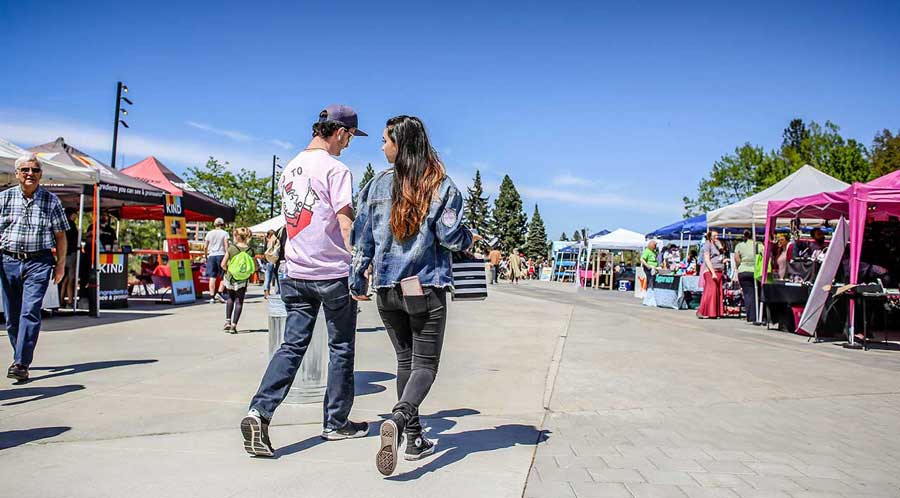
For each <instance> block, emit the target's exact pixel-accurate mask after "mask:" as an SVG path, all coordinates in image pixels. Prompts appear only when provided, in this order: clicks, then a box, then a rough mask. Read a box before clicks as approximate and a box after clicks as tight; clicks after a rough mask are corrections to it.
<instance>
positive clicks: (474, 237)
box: [472, 233, 484, 242]
mask: <svg viewBox="0 0 900 498" xmlns="http://www.w3.org/2000/svg"><path fill="white" fill-rule="evenodd" d="M479 240H484V237H482V236H481V235H478V234H477V233H473V234H472V242H478V241H479Z"/></svg>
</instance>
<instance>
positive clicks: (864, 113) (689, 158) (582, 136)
mask: <svg viewBox="0 0 900 498" xmlns="http://www.w3.org/2000/svg"><path fill="white" fill-rule="evenodd" d="M201 3H202V2H122V1H117V2H98V1H90V2H84V1H82V2H55V1H47V2H31V1H14V0H0V46H2V47H4V53H5V55H6V64H5V66H6V71H4V77H3V78H2V79H0V136H4V137H6V138H8V139H10V140H12V141H14V142H16V143H19V144H20V145H25V146H31V145H35V144H37V143H42V142H47V141H50V140H53V139H55V138H56V137H57V136H65V137H66V138H67V139H68V141H69V142H70V143H72V144H73V145H76V146H78V147H80V148H82V149H84V150H86V151H88V152H91V153H93V154H95V155H96V156H97V157H98V158H99V159H101V160H104V161H106V162H108V161H109V149H110V142H111V128H112V114H113V108H112V106H113V101H114V91H115V82H116V81H117V80H123V81H125V82H126V83H127V84H128V85H129V87H130V88H131V93H130V94H129V96H130V97H131V98H132V99H133V100H134V101H135V107H134V108H133V111H132V112H131V113H130V115H129V116H128V117H127V118H126V119H127V120H128V123H129V124H130V125H131V129H130V130H124V131H123V132H122V133H121V134H120V152H121V153H122V154H123V155H124V160H125V163H126V164H132V163H133V162H135V161H137V160H139V159H141V158H143V157H145V156H146V155H149V154H154V155H156V156H157V157H159V158H160V159H161V160H162V161H163V162H165V163H166V164H168V165H169V166H170V167H172V168H173V169H175V170H176V171H183V170H184V169H185V168H186V167H187V166H190V165H196V164H198V163H202V162H203V160H204V158H205V157H206V156H208V155H210V154H212V155H215V156H216V157H217V158H219V159H222V160H228V161H230V162H231V164H232V165H235V166H237V167H248V168H254V169H258V170H260V171H266V170H267V169H268V168H269V167H270V164H271V155H272V154H278V155H279V156H280V157H282V158H284V159H283V161H286V160H288V159H289V158H290V157H292V156H293V155H294V154H296V152H297V151H298V150H299V149H300V148H302V146H304V145H305V143H306V141H307V140H308V137H309V126H310V124H311V122H312V121H313V120H314V119H315V117H316V114H317V112H318V111H319V110H320V109H321V108H322V107H323V106H324V105H325V104H328V103H332V102H341V103H346V104H349V105H352V106H354V107H355V108H356V109H357V110H358V111H359V113H360V119H361V124H360V127H361V128H362V129H364V130H366V131H368V132H369V133H370V134H371V135H372V137H370V138H368V139H366V138H363V139H357V140H355V141H354V143H353V145H352V146H351V148H350V149H349V151H347V152H346V153H345V155H344V160H345V162H346V163H347V164H348V165H349V166H350V167H351V168H352V169H353V170H354V171H355V172H356V173H357V174H358V173H359V172H361V170H362V168H364V166H365V164H366V163H367V162H372V163H373V165H374V166H375V167H376V169H380V168H385V167H387V164H386V163H385V161H384V157H383V155H382V154H381V152H380V145H381V144H380V138H379V135H380V132H381V129H382V127H383V126H384V121H385V120H386V119H387V118H388V117H390V116H393V115H396V114H414V115H418V116H420V117H421V118H422V119H423V120H424V121H425V123H426V125H428V127H429V129H430V132H431V135H432V138H433V141H434V143H435V145H436V146H437V148H438V150H439V152H440V153H441V155H442V157H443V158H444V160H445V162H446V164H447V167H448V170H449V171H450V173H451V175H452V176H453V177H454V180H456V182H457V184H459V185H461V186H462V185H465V184H469V183H470V182H471V177H472V176H473V174H474V172H475V170H476V169H480V170H481V172H482V174H483V175H484V178H485V181H486V182H487V184H488V185H489V186H490V187H491V189H492V190H493V191H495V190H496V186H497V185H498V184H499V181H500V179H501V178H502V177H503V175H504V174H509V175H510V176H511V177H512V179H513V181H514V182H515V184H516V186H517V187H518V188H519V189H520V192H521V193H522V194H523V198H524V201H525V205H526V211H527V213H528V215H529V216H530V215H531V212H532V210H533V208H534V204H535V203H538V204H539V205H540V208H541V212H542V214H543V216H544V218H545V221H546V223H547V225H548V231H549V234H550V236H551V237H556V236H558V235H559V233H560V232H562V231H566V232H567V233H569V234H570V235H571V232H572V229H573V228H575V227H580V226H587V227H589V228H590V229H591V230H599V229H601V228H609V229H613V228H617V227H625V228H630V229H633V230H638V231H648V230H650V229H653V228H656V227H658V226H661V225H664V224H667V223H669V222H672V221H675V220H677V219H679V218H680V217H681V201H680V199H681V197H682V196H683V195H685V194H692V193H693V192H694V190H695V187H696V184H697V182H698V181H699V180H700V178H701V177H702V176H703V175H704V174H705V173H706V172H707V171H708V170H709V168H710V166H711V165H712V162H713V161H714V160H716V159H717V158H718V157H719V156H721V155H722V154H724V153H726V152H729V151H731V150H733V148H734V147H735V146H737V145H740V144H742V143H743V142H746V141H750V142H752V143H756V144H760V145H763V146H765V147H766V148H772V147H775V146H776V145H777V144H779V143H780V134H781V130H782V128H784V126H785V125H786V124H787V123H788V121H789V120H790V119H791V118H793V117H802V118H804V119H806V120H816V121H820V122H824V121H825V120H831V121H834V122H835V123H837V124H839V125H840V126H841V127H842V130H843V133H844V134H845V136H849V137H854V138H857V139H859V140H861V141H863V142H864V143H866V144H870V143H871V139H872V137H873V136H874V134H875V133H876V131H878V130H880V129H882V128H890V129H892V130H897V129H898V128H900V95H898V91H897V89H898V88H900V63H898V56H900V50H898V49H900V29H898V26H900V2H897V1H868V2H867V1H853V2H850V1H847V2H828V1H795V2H785V1H778V2H767V1H762V2H741V3H740V6H736V5H738V4H737V3H736V2H722V1H717V2H556V3H551V2H535V3H530V2H522V1H516V2H472V3H468V2H433V4H434V5H430V4H431V3H432V2H403V1H394V2H360V3H357V2H351V1H338V2H302V4H304V5H303V6H300V4H301V2H283V3H274V2H271V3H270V2H266V1H254V2H228V1H224V2H210V3H208V4H205V5H200V4H201ZM492 193H493V192H492Z"/></svg>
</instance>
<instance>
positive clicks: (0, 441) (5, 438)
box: [0, 427, 72, 450]
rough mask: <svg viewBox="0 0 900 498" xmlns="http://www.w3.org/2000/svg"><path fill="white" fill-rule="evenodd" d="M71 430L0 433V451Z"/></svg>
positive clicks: (41, 429) (51, 428)
mask: <svg viewBox="0 0 900 498" xmlns="http://www.w3.org/2000/svg"><path fill="white" fill-rule="evenodd" d="M71 429H72V428H71V427H38V428H35V429H25V430H21V431H4V432H0V450H5V449H7V448H14V447H16V446H20V445H23V444H26V443H30V442H32V441H37V440H38V439H46V438H48V437H56V436H58V435H60V434H62V433H63V432H66V431H68V430H71Z"/></svg>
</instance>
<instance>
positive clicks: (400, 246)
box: [350, 116, 480, 475]
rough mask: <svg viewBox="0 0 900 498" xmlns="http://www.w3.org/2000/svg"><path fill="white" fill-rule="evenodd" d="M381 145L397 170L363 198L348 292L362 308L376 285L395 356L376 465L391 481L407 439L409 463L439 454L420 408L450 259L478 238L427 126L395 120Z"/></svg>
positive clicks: (440, 335)
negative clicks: (413, 288)
mask: <svg viewBox="0 0 900 498" xmlns="http://www.w3.org/2000/svg"><path fill="white" fill-rule="evenodd" d="M383 142H384V146H383V147H382V149H383V150H384V155H385V157H387V160H388V162H389V163H391V164H393V165H394V167H393V168H392V169H389V170H387V171H383V172H381V173H379V174H377V175H376V176H375V178H373V179H372V181H371V182H369V184H368V185H366V186H365V187H363V189H362V192H360V194H359V206H358V211H359V213H357V217H356V221H355V222H354V224H353V231H352V234H351V236H350V240H351V244H352V245H353V260H352V262H351V265H352V267H351V270H350V292H351V294H352V295H353V298H354V299H356V300H357V301H367V300H369V297H368V295H367V294H368V286H369V285H371V287H372V288H373V289H374V291H375V294H376V300H377V306H378V313H379V314H380V315H381V319H382V320H383V321H384V327H385V329H386V330H387V333H388V335H389V336H390V338H391V343H393V345H394V350H395V351H396V353H397V393H398V396H399V401H398V403H397V404H396V405H395V406H394V408H393V413H392V415H391V418H390V419H388V420H387V421H385V422H384V423H383V424H382V425H381V446H380V447H379V450H378V454H377V455H376V458H375V463H376V466H377V467H378V471H379V472H381V473H382V474H384V475H391V474H392V473H393V472H394V469H395V468H396V466H397V451H398V446H399V444H400V442H401V439H402V437H401V434H404V433H405V434H406V441H407V443H406V451H405V455H404V458H405V459H407V460H418V459H420V458H423V457H426V456H428V455H431V454H432V453H434V442H432V441H429V440H427V439H425V438H424V437H423V436H422V425H421V423H420V422H419V405H420V404H421V403H422V401H423V400H424V399H425V396H426V395H427V394H428V391H429V389H431V385H432V384H433V383H434V378H435V375H436V374H437V368H438V362H439V360H440V357H441V346H442V344H443V342H444V327H445V325H446V323H447V288H448V287H450V286H451V285H452V283H453V278H452V274H451V266H450V265H451V258H450V254H451V252H453V251H462V250H466V249H469V248H470V247H471V246H472V243H473V242H474V241H475V240H477V239H478V238H480V237H479V236H477V235H473V234H472V232H471V231H469V230H468V229H467V228H466V227H465V226H463V225H462V222H461V221H462V205H463V199H462V195H461V194H460V193H459V190H458V189H457V188H456V185H454V184H453V181H452V180H451V179H450V178H449V177H448V176H447V175H446V173H445V172H444V167H443V165H442V164H441V162H440V159H439V158H438V155H437V152H435V150H434V149H433V148H432V147H431V143H430V142H429V140H428V135H427V134H426V133H425V126H424V125H423V124H422V121H421V120H419V119H418V118H415V117H412V116H397V117H395V118H391V119H389V120H388V122H387V127H386V128H385V130H384V137H383ZM370 267H371V274H370V273H369V268H370ZM407 277H418V279H419V283H420V284H421V287H422V295H421V296H419V295H416V294H417V293H409V294H408V295H406V296H404V295H403V292H402V291H401V288H400V285H399V284H400V281H401V280H403V279H405V278H407ZM370 279H371V282H369V280H370Z"/></svg>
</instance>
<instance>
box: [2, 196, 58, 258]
mask: <svg viewBox="0 0 900 498" xmlns="http://www.w3.org/2000/svg"><path fill="white" fill-rule="evenodd" d="M68 228H69V222H68V220H66V212H65V211H64V210H63V207H62V203H61V202H59V198H58V197H56V195H54V194H52V193H50V192H48V191H47V190H46V189H44V188H42V187H38V188H37V190H36V191H35V192H34V195H32V196H31V199H26V198H25V196H24V195H23V194H22V187H13V188H10V189H7V190H4V191H3V192H0V248H2V249H4V250H7V251H13V252H35V251H43V250H45V249H51V248H53V247H54V246H55V245H56V238H55V237H54V233H56V232H65V231H66V230H68Z"/></svg>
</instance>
